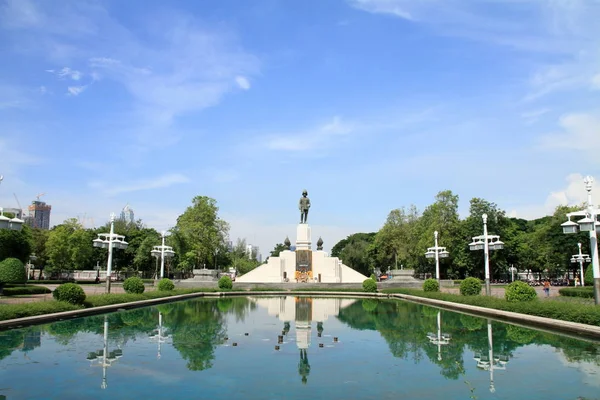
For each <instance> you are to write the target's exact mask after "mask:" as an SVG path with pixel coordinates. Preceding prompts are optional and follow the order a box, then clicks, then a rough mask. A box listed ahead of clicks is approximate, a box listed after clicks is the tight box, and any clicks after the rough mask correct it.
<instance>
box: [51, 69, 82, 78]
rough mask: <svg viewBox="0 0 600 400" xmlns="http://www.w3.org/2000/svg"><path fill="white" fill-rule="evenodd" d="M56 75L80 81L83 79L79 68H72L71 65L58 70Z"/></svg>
mask: <svg viewBox="0 0 600 400" xmlns="http://www.w3.org/2000/svg"><path fill="white" fill-rule="evenodd" d="M46 71H48V72H50V71H52V72H54V70H46ZM56 75H58V76H59V77H60V78H65V77H67V78H71V79H73V80H74V81H78V80H80V79H81V76H82V73H81V72H79V71H77V70H74V69H71V68H69V67H64V68H62V69H61V70H60V71H58V72H56Z"/></svg>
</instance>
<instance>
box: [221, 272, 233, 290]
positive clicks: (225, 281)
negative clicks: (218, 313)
mask: <svg viewBox="0 0 600 400" xmlns="http://www.w3.org/2000/svg"><path fill="white" fill-rule="evenodd" d="M232 287H233V282H232V281H231V278H230V277H228V276H227V275H225V276H222V277H221V278H220V279H219V289H231V288H232Z"/></svg>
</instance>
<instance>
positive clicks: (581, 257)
mask: <svg viewBox="0 0 600 400" xmlns="http://www.w3.org/2000/svg"><path fill="white" fill-rule="evenodd" d="M577 247H579V254H573V255H572V256H571V262H572V263H573V264H575V263H577V262H578V263H579V281H580V283H581V286H585V283H584V281H585V279H584V273H583V263H584V262H586V263H589V262H591V261H592V259H591V258H590V256H589V255H587V254H582V253H581V243H577Z"/></svg>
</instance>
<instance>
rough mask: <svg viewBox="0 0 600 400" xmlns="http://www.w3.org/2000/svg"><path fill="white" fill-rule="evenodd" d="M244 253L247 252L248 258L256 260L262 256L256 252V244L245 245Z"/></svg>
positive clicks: (259, 259)
mask: <svg viewBox="0 0 600 400" xmlns="http://www.w3.org/2000/svg"><path fill="white" fill-rule="evenodd" d="M246 254H248V258H249V259H256V260H257V261H261V259H262V256H261V255H260V253H259V252H258V246H252V245H251V244H248V245H246Z"/></svg>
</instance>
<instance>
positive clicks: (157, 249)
mask: <svg viewBox="0 0 600 400" xmlns="http://www.w3.org/2000/svg"><path fill="white" fill-rule="evenodd" d="M166 237H167V232H165V231H162V234H161V239H162V244H161V245H160V246H154V247H153V248H152V251H151V252H150V254H152V256H154V257H156V258H158V257H160V279H162V278H164V277H165V257H166V258H171V257H173V256H175V252H174V251H173V248H172V247H171V246H165V238H166Z"/></svg>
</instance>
